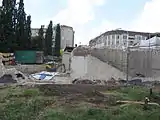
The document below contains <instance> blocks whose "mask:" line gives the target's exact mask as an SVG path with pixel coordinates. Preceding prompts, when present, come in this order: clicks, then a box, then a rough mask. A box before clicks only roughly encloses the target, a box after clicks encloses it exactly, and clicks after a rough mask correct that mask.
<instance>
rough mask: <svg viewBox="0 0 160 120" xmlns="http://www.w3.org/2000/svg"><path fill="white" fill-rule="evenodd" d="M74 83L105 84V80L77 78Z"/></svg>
mask: <svg viewBox="0 0 160 120" xmlns="http://www.w3.org/2000/svg"><path fill="white" fill-rule="evenodd" d="M72 84H90V85H105V84H106V81H105V80H88V79H75V80H73V81H72Z"/></svg>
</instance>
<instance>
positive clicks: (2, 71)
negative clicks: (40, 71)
mask: <svg viewBox="0 0 160 120" xmlns="http://www.w3.org/2000/svg"><path fill="white" fill-rule="evenodd" d="M2 59H3V57H2V55H1V54H0V83H13V82H14V83H15V81H16V82H18V83H23V82H26V81H27V80H28V78H27V77H26V76H25V75H24V74H23V73H21V72H19V71H17V70H16V69H15V68H11V69H6V68H5V67H4V65H3V63H2ZM9 79H10V80H9Z"/></svg>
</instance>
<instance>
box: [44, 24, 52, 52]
mask: <svg viewBox="0 0 160 120" xmlns="http://www.w3.org/2000/svg"><path fill="white" fill-rule="evenodd" d="M52 36H53V23H52V21H50V23H49V25H48V29H47V31H46V35H45V45H46V51H45V54H46V55H52Z"/></svg>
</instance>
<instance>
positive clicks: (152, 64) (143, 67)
mask: <svg viewBox="0 0 160 120" xmlns="http://www.w3.org/2000/svg"><path fill="white" fill-rule="evenodd" d="M91 55H92V56H94V57H97V58H99V59H100V60H102V61H104V62H107V63H109V64H110V65H112V66H114V67H116V68H117V69H120V70H121V71H123V72H125V73H126V72H127V68H128V74H129V75H130V76H131V77H137V74H140V75H143V76H144V77H148V78H149V77H150V78H154V79H156V80H157V79H159V78H160V49H140V48H129V50H128V54H127V50H122V49H109V48H103V49H92V50H91ZM127 56H128V58H127Z"/></svg>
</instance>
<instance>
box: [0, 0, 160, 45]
mask: <svg viewBox="0 0 160 120" xmlns="http://www.w3.org/2000/svg"><path fill="white" fill-rule="evenodd" d="M0 1H1V0H0ZM24 2H25V10H26V13H27V14H30V15H31V17H32V28H40V26H41V25H48V24H49V21H50V20H52V21H53V23H54V24H57V23H60V24H63V25H69V26H72V27H73V29H74V30H75V43H77V44H79V43H80V42H81V44H88V42H89V40H91V39H92V38H95V37H96V36H98V35H100V34H101V33H103V32H105V31H107V30H114V29H117V28H122V29H125V30H135V31H141V32H160V12H158V11H160V0H24Z"/></svg>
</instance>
